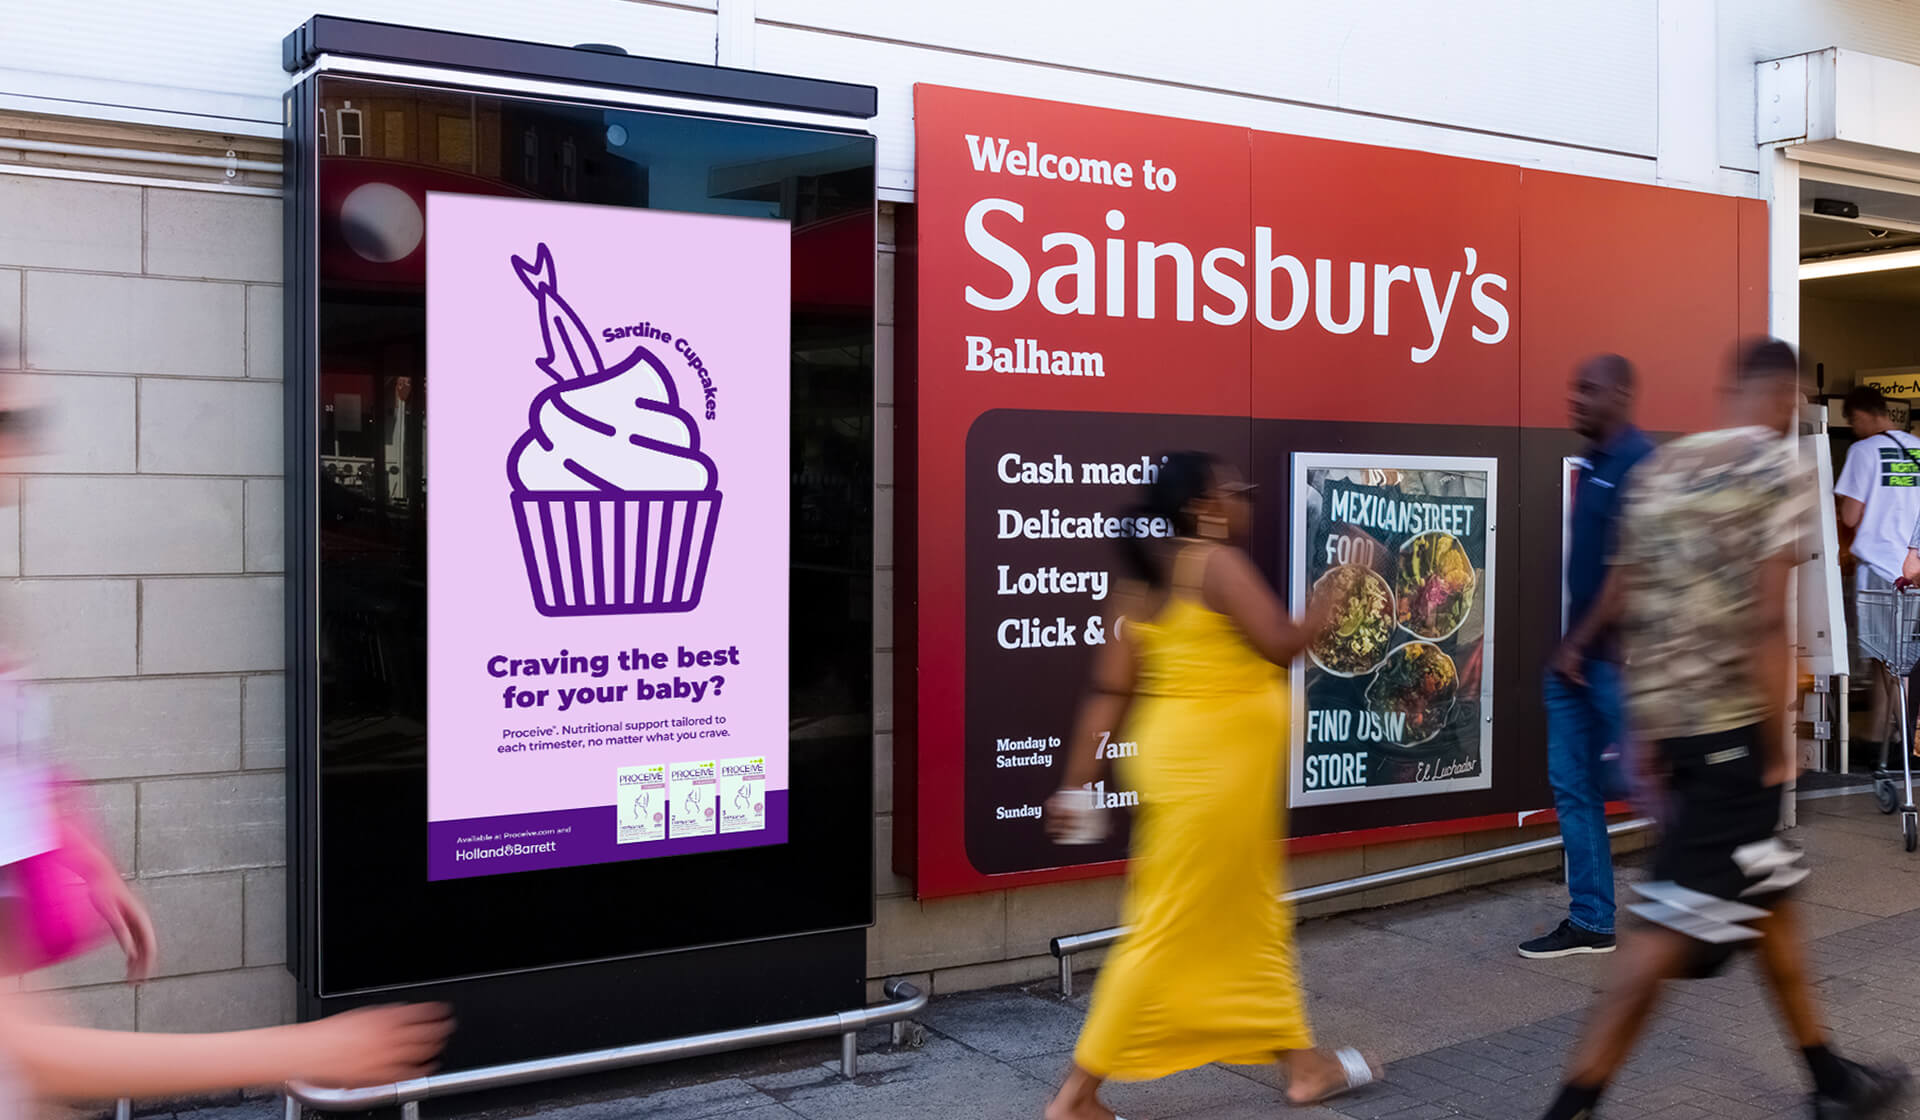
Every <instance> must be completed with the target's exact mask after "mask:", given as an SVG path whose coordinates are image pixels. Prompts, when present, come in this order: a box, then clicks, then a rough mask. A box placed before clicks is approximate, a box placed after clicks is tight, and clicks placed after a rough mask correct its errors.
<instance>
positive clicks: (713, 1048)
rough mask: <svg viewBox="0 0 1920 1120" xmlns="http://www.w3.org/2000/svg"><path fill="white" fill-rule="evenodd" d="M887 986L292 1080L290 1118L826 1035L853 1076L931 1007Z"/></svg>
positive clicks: (901, 987)
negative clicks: (616, 1032) (486, 1059)
mask: <svg viewBox="0 0 1920 1120" xmlns="http://www.w3.org/2000/svg"><path fill="white" fill-rule="evenodd" d="M883 990H884V991H885V992H886V996H887V999H888V1001H889V1002H887V1003H883V1004H879V1005H876V1006H873V1007H863V1008H860V1009H859V1010H857V1011H838V1012H835V1013H833V1014H831V1015H815V1016H813V1017H811V1018H807V1019H788V1020H785V1021H783V1022H779V1023H765V1024H762V1025H760V1026H755V1027H740V1028H737V1029H734V1030H725V1031H713V1032H711V1033H709V1034H695V1035H687V1036H685V1037H683V1038H666V1039H661V1040H659V1041H657V1042H641V1043H635V1044H633V1045H631V1046H615V1047H612V1048H611V1049H607V1050H589V1051H586V1052H583V1053H578V1054H556V1055H553V1056H551V1057H546V1058H531V1059H528V1060H527V1061H523V1062H508V1063H506V1064H504V1065H497V1066H482V1067H480V1068H478V1069H463V1070H456V1071H454V1072H452V1073H436V1074H430V1075H429V1076H426V1077H415V1078H410V1079H408V1080H406V1081H395V1082H391V1083H389V1084H386V1085H369V1086H367V1087H365V1088H360V1089H323V1088H321V1087H319V1086H317V1085H308V1084H305V1083H302V1082H298V1081H290V1082H288V1083H287V1086H286V1094H287V1095H286V1113H285V1115H286V1120H299V1116H300V1108H301V1106H302V1105H305V1106H307V1107H309V1108H315V1109H319V1110H321V1111H323V1112H362V1111H366V1110H369V1109H375V1108H393V1107H395V1106H399V1108H400V1109H401V1115H402V1116H404V1117H405V1118H406V1120H418V1118H419V1115H420V1102H421V1101H424V1100H428V1099H430V1098H435V1097H450V1096H454V1095H455V1094H458V1093H473V1092H478V1091H480V1090H483V1089H504V1088H507V1087H509V1086H513V1085H526V1084H529V1083H532V1082H535V1081H548V1080H552V1079H554V1078H559V1077H577V1076H579V1075H581V1074H587V1073H604V1072H606V1071H609V1070H616V1069H627V1068H630V1067H632V1066H644V1065H653V1064H655V1063H658V1062H669V1061H677V1060H679V1059H682V1058H695V1057H699V1056H701V1055H703V1054H718V1053H722V1052H725V1051H728V1050H744V1049H746V1048H747V1047H750V1046H770V1045H773V1044H774V1043H780V1042H795V1041H799V1040H801V1039H808V1038H826V1037H828V1036H829V1035H836V1034H837V1035H839V1036H840V1072H841V1074H842V1075H844V1076H846V1077H852V1076H854V1074H855V1073H856V1072H858V1068H857V1063H858V1058H859V1046H858V1043H859V1034H860V1031H861V1030H863V1029H865V1028H867V1027H874V1026H879V1025H881V1024H883V1023H893V1024H896V1026H895V1029H894V1038H895V1041H896V1042H897V1041H899V1038H900V1031H899V1026H898V1024H901V1023H903V1022H904V1021H905V1020H906V1019H908V1018H910V1017H911V1016H913V1015H916V1014H918V1013H919V1012H921V1011H922V1010H924V1009H925V1008H926V1006H927V994H926V993H925V992H923V991H921V990H920V989H919V988H918V987H916V986H915V985H913V984H910V983H908V982H907V981H905V980H901V979H898V978H896V979H892V980H888V981H887V982H886V984H885V986H884V989H883Z"/></svg>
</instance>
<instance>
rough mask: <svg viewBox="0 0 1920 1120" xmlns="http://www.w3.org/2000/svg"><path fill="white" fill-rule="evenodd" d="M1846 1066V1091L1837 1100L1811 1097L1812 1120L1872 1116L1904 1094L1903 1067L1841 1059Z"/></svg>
mask: <svg viewBox="0 0 1920 1120" xmlns="http://www.w3.org/2000/svg"><path fill="white" fill-rule="evenodd" d="M1841 1061H1842V1064H1844V1065H1845V1066H1846V1067H1847V1074H1848V1077H1847V1091H1846V1093H1845V1094H1843V1095H1841V1096H1838V1097H1829V1096H1826V1095H1824V1094H1822V1093H1819V1092H1816V1093H1814V1094H1813V1118H1814V1120H1853V1118H1854V1117H1859V1116H1873V1115H1875V1114H1877V1113H1878V1112H1879V1111H1880V1110H1881V1109H1883V1108H1885V1107H1887V1106H1888V1105H1890V1104H1892V1103H1893V1102H1894V1101H1897V1100H1899V1099H1900V1098H1901V1097H1903V1096H1905V1095H1906V1093H1907V1086H1908V1083H1909V1082H1910V1081H1911V1080H1912V1079H1911V1078H1909V1077H1908V1076H1907V1070H1906V1067H1905V1066H1901V1065H1886V1066H1869V1065H1862V1064H1861V1063H1859V1062H1849V1061H1846V1060H1845V1059H1841Z"/></svg>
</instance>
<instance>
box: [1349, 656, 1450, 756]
mask: <svg viewBox="0 0 1920 1120" xmlns="http://www.w3.org/2000/svg"><path fill="white" fill-rule="evenodd" d="M1459 697H1460V671H1459V669H1458V668H1457V667H1456V666H1455V665H1454V663H1453V658H1451V657H1449V656H1447V654H1446V652H1445V651H1444V650H1442V649H1441V648H1440V647H1439V646H1437V645H1434V644H1433V643H1432V642H1428V641H1418V642H1403V643H1402V644H1400V645H1398V646H1395V647H1394V648H1393V649H1392V650H1391V651H1390V652H1388V654H1387V656H1386V657H1385V658H1384V659H1383V661H1382V663H1381V666H1380V672H1379V675H1378V676H1376V677H1374V678H1373V680H1372V682H1371V683H1369V684H1368V685H1367V708H1368V710H1370V711H1372V712H1373V713H1375V714H1376V715H1378V716H1379V717H1380V718H1381V720H1382V721H1383V724H1384V723H1385V722H1386V721H1388V719H1389V717H1391V716H1393V715H1395V714H1400V715H1404V716H1405V717H1406V725H1405V727H1404V728H1403V729H1402V733H1401V735H1400V736H1399V737H1398V738H1394V737H1387V738H1385V739H1383V741H1382V742H1383V745H1385V746H1387V747H1390V748H1394V747H1397V748H1400V749H1402V750H1406V749H1410V748H1413V747H1419V746H1422V745H1423V744H1426V743H1429V742H1431V741H1432V740H1433V738H1434V737H1435V736H1437V735H1439V734H1440V732H1442V731H1444V730H1446V728H1447V725H1448V724H1449V723H1451V722H1452V721H1453V709H1454V705H1455V704H1456V703H1457V702H1458V701H1459ZM1383 731H1384V727H1383Z"/></svg>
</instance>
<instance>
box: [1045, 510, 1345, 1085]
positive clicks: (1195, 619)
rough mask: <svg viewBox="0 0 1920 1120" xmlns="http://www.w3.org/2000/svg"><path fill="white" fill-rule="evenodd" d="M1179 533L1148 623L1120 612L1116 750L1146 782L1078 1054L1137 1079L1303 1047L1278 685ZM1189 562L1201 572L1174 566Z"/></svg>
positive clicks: (1117, 1075) (1283, 715)
mask: <svg viewBox="0 0 1920 1120" xmlns="http://www.w3.org/2000/svg"><path fill="white" fill-rule="evenodd" d="M1204 560H1205V553H1204V550H1202V549H1199V548H1192V547H1190V548H1188V549H1187V550H1186V551H1185V552H1183V553H1182V554H1180V556H1179V557H1178V559H1177V560H1176V562H1175V579H1174V581H1173V583H1174V590H1173V593H1172V595H1171V596H1170V598H1169V599H1168V601H1167V604H1166V606H1165V607H1163V608H1162V609H1161V611H1160V613H1159V614H1158V615H1156V616H1155V617H1154V618H1153V619H1152V620H1151V621H1149V622H1133V621H1129V622H1128V623H1127V625H1128V626H1129V627H1130V631H1129V636H1130V640H1131V641H1132V642H1133V644H1134V647H1135V649H1136V657H1137V659H1138V671H1137V676H1136V684H1135V688H1134V701H1133V707H1132V709H1131V714H1130V716H1129V718H1128V730H1127V732H1126V734H1125V736H1124V737H1125V738H1127V739H1131V740H1133V741H1134V742H1136V743H1138V744H1139V750H1138V754H1136V755H1135V756H1133V757H1131V758H1124V759H1121V760H1119V762H1120V765H1121V766H1122V770H1121V772H1120V774H1119V777H1120V779H1121V783H1122V785H1123V788H1125V787H1130V788H1132V789H1134V790H1136V791H1138V793H1139V794H1140V805H1139V807H1138V808H1137V809H1135V811H1134V818H1133V822H1134V823H1133V851H1132V853H1131V863H1130V865H1129V867H1128V870H1127V885H1126V897H1125V902H1124V905H1123V909H1122V921H1124V922H1125V923H1126V924H1127V925H1128V926H1129V927H1130V932H1129V933H1128V934H1127V936H1126V937H1125V938H1124V939H1123V940H1122V941H1121V942H1120V944H1119V945H1117V946H1116V947H1115V949H1114V952H1113V954H1112V956H1111V957H1109V959H1108V961H1107V963H1106V966H1105V967H1104V968H1103V969H1102V970H1101V972H1100V977H1099V980H1098V981H1097V983H1096V984H1095V986H1094V991H1093V1003H1092V1007H1091V1009H1090V1010H1089V1012H1088V1014H1087V1022H1086V1025H1085V1026H1084V1027H1083V1028H1082V1029H1081V1032H1080V1042H1079V1045H1078V1047H1077V1048H1076V1049H1075V1052H1074V1060H1075V1061H1076V1062H1078V1063H1079V1065H1080V1068H1082V1069H1084V1070H1086V1071H1087V1072H1088V1073H1091V1074H1093V1075H1095V1076H1097V1077H1103V1078H1111V1079H1114V1080H1119V1081H1145V1080H1149V1079H1152V1078H1156V1077H1164V1076H1166V1075H1168V1074H1171V1073H1177V1072H1179V1071H1181V1070H1186V1069H1194V1068H1196V1067H1199V1066H1203V1065H1207V1064H1209V1063H1211V1062H1233V1063H1238V1064H1244V1065H1257V1064H1262V1063H1266V1062H1271V1061H1273V1060H1275V1057H1276V1054H1277V1052H1279V1051H1283V1050H1300V1049H1307V1048H1310V1047H1311V1046H1312V1045H1313V1033H1312V1030H1311V1029H1310V1028H1309V1027H1308V1025H1307V1014H1306V1003H1305V998H1304V995H1303V993H1302V992H1301V990H1300V978H1299V970H1298V967H1297V964H1296V956H1295V952H1294V943H1293V912H1292V908H1291V907H1290V906H1288V905H1287V904H1286V903H1283V902H1281V901H1280V893H1281V891H1282V889H1283V883H1284V878H1283V875H1282V868H1281V860H1282V854H1281V840H1282V829H1283V822H1282V812H1283V810H1282V806H1281V799H1280V783H1281V775H1282V770H1281V767H1282V764H1283V762H1284V760H1285V758H1286V751H1287V745H1288V736H1287V690H1286V686H1285V684H1284V683H1283V680H1284V678H1283V677H1282V675H1281V670H1280V668H1279V667H1278V666H1276V665H1274V664H1272V663H1271V662H1269V661H1267V660H1266V659H1265V658H1263V657H1261V656H1260V654H1258V653H1257V652H1255V651H1254V649H1253V647H1252V646H1250V645H1248V644H1247V641H1246V639H1245V638H1243V637H1242V636H1241V634H1240V631H1239V630H1238V629H1237V628H1236V627H1235V626H1234V624H1233V622H1232V621H1231V620H1230V619H1228V618H1227V616H1225V615H1223V614H1219V613H1217V612H1215V611H1212V610H1208V609H1207V608H1206V606H1204V605H1203V603H1202V602H1201V601H1200V595H1199V590H1198V586H1199V580H1198V578H1197V568H1198V567H1199V566H1201V565H1203V564H1204ZM1189 574H1191V575H1193V576H1194V577H1195V578H1191V579H1182V578H1180V577H1181V576H1185V575H1189Z"/></svg>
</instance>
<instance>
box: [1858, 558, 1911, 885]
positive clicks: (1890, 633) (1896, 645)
mask: <svg viewBox="0 0 1920 1120" xmlns="http://www.w3.org/2000/svg"><path fill="white" fill-rule="evenodd" d="M1855 594H1856V595H1857V596H1858V598H1857V599H1856V603H1857V605H1858V611H1857V614H1858V617H1859V620H1860V650H1861V652H1863V653H1865V654H1866V655H1867V656H1868V657H1871V658H1874V659H1875V660H1877V661H1879V662H1880V668H1881V671H1882V672H1884V673H1886V674H1887V675H1888V676H1889V677H1890V678H1891V679H1890V681H1889V683H1890V684H1891V686H1892V688H1893V694H1894V696H1896V697H1898V698H1899V699H1898V703H1897V705H1896V707H1895V711H1896V712H1898V713H1899V716H1898V718H1899V725H1900V777H1901V780H1902V781H1903V782H1904V783H1905V786H1906V800H1905V801H1901V800H1900V798H1899V791H1898V790H1896V789H1895V788H1894V784H1893V777H1894V776H1893V771H1892V770H1890V769H1889V768H1888V759H1887V755H1888V753H1889V750H1890V748H1891V747H1892V744H1893V738H1894V737H1893V735H1892V734H1891V733H1889V734H1888V735H1887V736H1886V737H1885V738H1883V739H1882V740H1881V741H1880V766H1879V768H1878V769H1876V770H1874V772H1873V794H1874V797H1876V798H1877V799H1879V802H1880V811H1881V812H1882V813H1891V812H1893V810H1894V806H1895V805H1898V806H1899V808H1900V837H1901V839H1902V840H1904V841H1905V842H1906V845H1907V851H1909V852H1911V851H1913V850H1914V848H1915V846H1916V845H1920V813H1917V812H1915V810H1914V807H1913V716H1912V714H1911V713H1909V712H1908V711H1907V676H1908V674H1910V673H1912V672H1913V666H1914V663H1915V662H1916V661H1920V588H1915V587H1908V586H1906V581H1905V580H1902V581H1901V582H1900V584H1899V585H1898V586H1895V587H1891V588H1875V589H1871V590H1861V591H1858V592H1856V593H1855Z"/></svg>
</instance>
